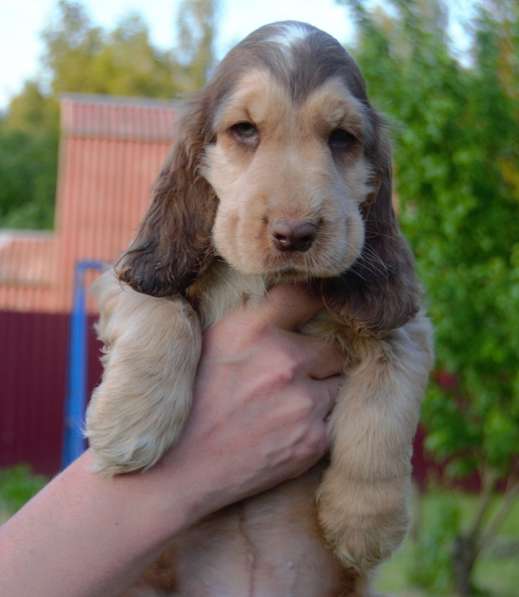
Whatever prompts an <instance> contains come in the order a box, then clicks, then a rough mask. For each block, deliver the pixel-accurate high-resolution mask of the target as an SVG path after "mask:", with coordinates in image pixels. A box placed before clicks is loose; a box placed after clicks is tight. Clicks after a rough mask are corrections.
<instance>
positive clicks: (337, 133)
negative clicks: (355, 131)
mask: <svg viewBox="0 0 519 597" xmlns="http://www.w3.org/2000/svg"><path fill="white" fill-rule="evenodd" d="M358 142H359V140H358V139H357V137H355V135H352V134H351V133H349V132H348V131H345V130H344V129H334V130H333V131H332V132H331V133H330V136H329V137H328V146H329V147H330V149H331V150H332V151H336V152H345V151H350V150H351V149H353V148H354V147H355V146H356V145H357V143H358Z"/></svg>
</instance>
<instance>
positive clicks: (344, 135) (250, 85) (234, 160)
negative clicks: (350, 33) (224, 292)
mask: <svg viewBox="0 0 519 597" xmlns="http://www.w3.org/2000/svg"><path fill="white" fill-rule="evenodd" d="M215 255H218V256H220V257H222V258H224V259H225V261H227V262H228V263H229V264H230V265H231V266H232V267H234V268H235V269H237V270H238V271H241V272H243V273H251V274H252V273H254V274H263V275H266V276H267V277H268V278H269V279H270V280H272V281H275V280H278V279H287V278H289V279H309V280H310V279H311V280H316V279H317V280H320V282H319V285H320V287H321V290H322V292H323V294H324V298H325V301H326V304H327V305H328V306H329V308H331V309H332V310H334V311H335V312H336V313H338V314H339V316H340V317H341V319H347V320H351V321H352V322H353V321H355V322H357V323H358V322H361V323H360V325H361V326H362V327H365V328H367V329H391V328H392V327H395V326H397V325H401V323H403V322H405V321H406V320H407V319H409V317H410V316H412V314H414V312H415V311H416V287H415V282H414V278H413V276H412V262H411V259H410V256H409V252H408V251H407V248H406V246H405V242H404V241H403V239H402V238H401V236H400V233H399V231H398V227H397V224H396V221H395V216H394V213H393V209H392V206H391V166H390V151H389V144H388V142H387V140H386V139H385V136H384V130H383V125H382V123H381V119H380V118H379V116H378V115H377V113H376V112H375V111H374V110H373V108H372V107H371V105H370V103H369V101H368V98H367V95H366V91H365V85H364V82H363V79H362V76H361V74H360V72H359V70H358V68H357V66H356V65H355V63H354V62H353V60H352V59H351V57H350V56H349V55H348V54H347V53H346V51H345V50H344V49H343V48H342V46H341V45H340V44H339V43H338V42H337V41H336V40H335V39H333V38H332V37H330V36H329V35H327V34H326V33H323V32H322V31H320V30H318V29H316V28H314V27H311V26H310V25H306V24H303V23H296V22H286V23H276V24H273V25H267V26H265V27H262V28H261V29H259V30H257V31H256V32H254V33H252V34H251V35H250V36H248V37H247V38H246V39H245V40H243V41H242V42H241V43H240V44H238V46H236V47H235V48H234V49H233V50H231V52H230V53H229V54H228V55H227V57H226V58H225V59H224V60H223V62H222V63H221V65H220V67H219V68H218V70H217V72H216V73H215V76H214V77H213V79H212V81H211V82H210V83H209V84H208V85H207V86H206V88H205V89H204V90H203V91H202V93H201V94H200V96H199V97H198V98H196V99H195V101H194V102H193V103H192V105H191V107H190V110H188V111H187V113H186V114H185V116H184V117H183V119H182V121H181V124H180V131H179V133H178V137H177V141H176V144H175V147H174V148H173V153H172V156H171V159H170V160H169V161H168V162H167V164H166V166H165V168H164V170H163V172H162V173H161V175H160V177H159V180H158V183H157V186H156V189H155V192H154V199H153V202H152V205H151V207H150V210H149V212H148V214H147V216H146V218H145V220H144V222H143V224H142V226H141V230H140V232H139V234H138V236H137V238H136V240H135V242H134V244H133V245H132V246H131V247H130V249H129V251H128V252H127V253H126V254H125V255H124V256H123V257H122V259H121V261H120V263H119V266H118V271H119V276H120V277H121V279H123V280H124V281H126V282H128V283H129V284H130V285H132V286H133V287H134V288H135V289H137V290H140V291H142V292H146V293H150V294H154V295H167V294H173V293H175V292H182V291H183V290H185V289H186V287H187V286H189V284H190V283H191V282H192V281H193V280H194V279H195V278H196V277H197V276H198V275H199V274H200V273H201V272H202V271H203V270H204V269H205V268H207V267H208V265H209V264H210V263H211V260H212V259H213V258H214V256H215ZM404 294H405V295H406V297H405V298H404V296H403V295H404ZM390 295H394V296H395V298H394V300H392V299H391V296H390Z"/></svg>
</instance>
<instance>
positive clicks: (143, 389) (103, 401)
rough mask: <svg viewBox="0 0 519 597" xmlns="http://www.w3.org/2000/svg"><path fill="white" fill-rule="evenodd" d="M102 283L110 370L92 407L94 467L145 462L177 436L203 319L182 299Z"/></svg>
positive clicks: (111, 469)
mask: <svg viewBox="0 0 519 597" xmlns="http://www.w3.org/2000/svg"><path fill="white" fill-rule="evenodd" d="M96 284H97V289H96V292H97V295H98V300H99V303H100V312H101V317H100V321H99V324H98V333H99V337H100V339H101V340H102V341H103V343H104V353H105V354H104V356H103V364H104V373H103V379H102V381H101V384H100V385H99V386H98V387H97V388H96V390H95V391H94V393H93V396H92V400H91V401H90V405H89V407H88V410H87V416H86V435H87V437H88V439H89V442H90V446H91V448H92V452H93V456H94V468H95V470H97V471H99V472H102V473H105V474H108V475H113V474H118V473H125V472H130V471H134V470H138V469H146V468H148V467H150V466H152V465H153V464H155V463H156V462H157V461H158V460H159V458H160V457H161V456H162V454H163V453H164V452H165V450H166V449H167V448H168V447H169V446H171V444H172V443H173V442H174V441H175V440H176V439H177V438H178V436H179V434H180V432H181V430H182V427H183V425H184V422H185V420H186V418H187V415H188V413H189V408H190V405H191V395H192V388H193V381H194V378H195V373H196V368H197V365H198V361H199V358H200V350H201V331H200V325H199V322H198V318H197V316H196V314H195V313H194V311H193V310H192V308H191V306H190V305H189V304H188V303H187V302H186V301H185V300H184V299H182V298H173V299H170V298H154V297H150V296H147V295H144V294H140V293H138V292H135V291H134V290H132V289H131V288H129V287H128V286H126V285H123V284H121V283H119V282H118V281H117V280H116V279H115V277H114V275H113V272H111V271H110V272H107V273H105V274H104V275H103V276H102V277H101V278H100V280H99V281H98V282H97V283H96Z"/></svg>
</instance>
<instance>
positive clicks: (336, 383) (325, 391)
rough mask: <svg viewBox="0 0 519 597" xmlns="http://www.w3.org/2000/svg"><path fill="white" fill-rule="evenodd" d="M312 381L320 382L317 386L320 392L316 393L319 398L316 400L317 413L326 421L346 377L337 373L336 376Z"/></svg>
mask: <svg viewBox="0 0 519 597" xmlns="http://www.w3.org/2000/svg"><path fill="white" fill-rule="evenodd" d="M312 383H314V384H318V386H317V388H316V389H318V392H316V394H317V395H318V396H319V398H318V399H317V400H316V401H315V413H316V415H317V416H318V417H319V418H320V419H321V420H323V421H324V420H325V419H326V418H327V417H328V416H329V415H330V413H331V412H332V411H333V407H334V406H335V402H336V401H337V396H338V394H339V391H340V389H341V386H342V384H343V383H344V377H343V376H342V375H336V376H334V377H329V378H328V379H321V380H319V381H317V380H316V381H313V382H312Z"/></svg>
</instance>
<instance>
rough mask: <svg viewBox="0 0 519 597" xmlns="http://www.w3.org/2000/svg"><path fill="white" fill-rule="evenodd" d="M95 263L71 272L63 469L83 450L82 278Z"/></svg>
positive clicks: (85, 363) (84, 349) (84, 324)
mask: <svg viewBox="0 0 519 597" xmlns="http://www.w3.org/2000/svg"><path fill="white" fill-rule="evenodd" d="M102 268H103V264H102V263H101V262H97V261H80V262H78V263H77V264H76V268H75V272H74V305H73V308H72V313H71V317H70V345H69V372H68V393H67V400H66V403H65V434H64V442H63V455H62V466H63V468H65V467H66V466H68V465H69V464H70V463H71V462H72V461H74V460H75V459H76V458H77V457H78V456H80V455H81V454H82V453H83V452H84V450H85V439H84V437H83V419H84V414H85V406H86V392H87V375H88V353H87V311H86V291H85V285H84V274H85V272H86V271H87V270H88V269H96V270H101V269H102Z"/></svg>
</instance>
